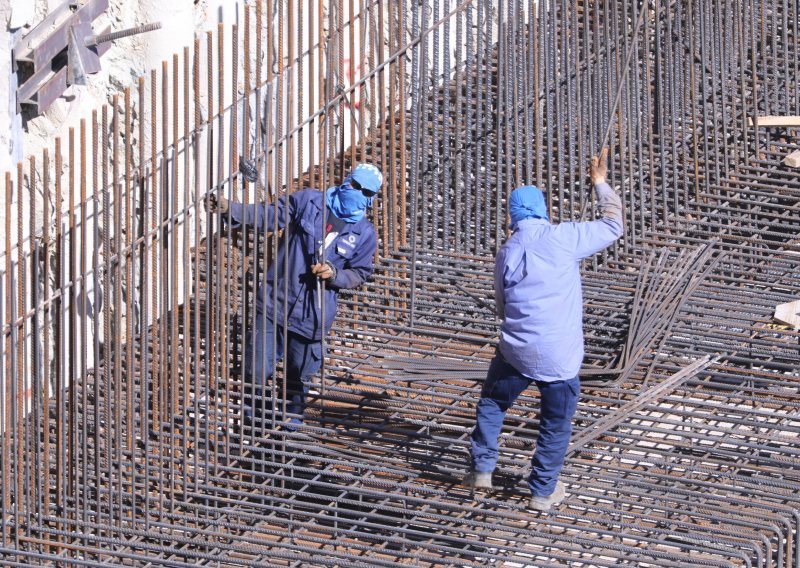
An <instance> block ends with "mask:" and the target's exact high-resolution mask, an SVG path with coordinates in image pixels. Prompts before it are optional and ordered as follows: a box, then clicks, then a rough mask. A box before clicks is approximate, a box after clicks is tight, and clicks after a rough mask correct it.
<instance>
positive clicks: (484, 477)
mask: <svg viewBox="0 0 800 568" xmlns="http://www.w3.org/2000/svg"><path fill="white" fill-rule="evenodd" d="M461 484H462V485H464V486H466V487H470V488H472V489H486V490H489V489H492V472H491V471H470V472H469V473H468V474H467V475H466V476H465V477H464V480H463V481H462V482H461Z"/></svg>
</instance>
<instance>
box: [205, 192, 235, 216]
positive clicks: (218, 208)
mask: <svg viewBox="0 0 800 568" xmlns="http://www.w3.org/2000/svg"><path fill="white" fill-rule="evenodd" d="M205 201H206V209H207V210H208V212H209V213H222V214H225V213H227V212H228V209H230V201H228V200H227V199H225V198H224V197H222V196H221V195H217V194H216V193H209V194H208V195H206V199H205Z"/></svg>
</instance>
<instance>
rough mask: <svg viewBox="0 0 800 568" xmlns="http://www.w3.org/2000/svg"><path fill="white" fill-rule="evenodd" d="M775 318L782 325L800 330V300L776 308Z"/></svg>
mask: <svg viewBox="0 0 800 568" xmlns="http://www.w3.org/2000/svg"><path fill="white" fill-rule="evenodd" d="M773 317H774V318H775V319H776V320H777V321H779V322H781V323H784V324H786V325H791V326H792V327H794V328H795V329H800V300H795V301H794V302H786V303H785V304H780V305H779V306H775V315H774V316H773Z"/></svg>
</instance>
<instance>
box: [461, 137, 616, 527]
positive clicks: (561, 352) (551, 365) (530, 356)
mask: <svg viewBox="0 0 800 568" xmlns="http://www.w3.org/2000/svg"><path fill="white" fill-rule="evenodd" d="M607 156H608V151H607V150H605V151H604V152H603V153H602V155H601V157H600V158H599V159H598V158H597V156H595V157H594V158H592V162H591V165H590V168H589V175H590V177H591V180H592V182H593V184H594V189H595V192H596V195H597V203H598V205H599V209H600V212H601V217H600V218H599V219H597V220H594V221H588V222H580V223H561V224H558V225H551V224H550V221H549V219H548V215H547V207H546V205H545V200H544V196H543V195H542V192H541V191H540V190H539V189H538V188H536V187H535V186H532V185H528V186H524V187H520V188H517V189H515V190H514V191H513V192H512V193H511V196H510V199H509V213H510V217H511V229H512V231H513V233H512V235H511V237H510V238H509V239H508V241H507V242H506V243H505V244H504V245H503V246H502V247H501V248H500V250H499V252H498V253H497V258H496V262H495V272H494V280H495V285H494V286H495V302H496V307H497V314H498V316H499V317H500V319H501V320H502V323H501V324H500V342H499V345H498V349H497V353H496V355H495V357H494V359H493V360H492V362H491V364H490V366H489V371H488V374H487V377H486V382H485V383H484V385H483V388H482V390H481V397H480V401H479V402H478V407H477V412H476V414H477V417H476V424H475V428H474V430H473V432H472V468H471V471H470V472H469V473H468V475H467V476H466V477H465V479H464V483H465V484H466V485H467V486H470V487H473V488H476V489H491V488H492V471H493V470H494V469H495V466H496V464H497V459H498V444H497V442H498V436H499V435H500V430H501V428H502V425H503V419H504V417H505V414H506V411H507V410H508V409H509V407H511V405H512V404H513V403H514V401H515V400H516V399H517V397H518V396H519V395H520V394H521V393H522V392H523V391H524V390H525V389H526V388H528V387H529V386H530V385H531V384H532V383H533V384H535V385H536V387H537V388H538V390H539V394H540V416H539V436H538V438H537V441H536V451H535V453H534V456H533V459H532V460H531V472H530V476H529V477H528V486H529V487H530V490H531V494H532V497H531V501H530V507H531V508H532V509H536V510H540V511H546V510H548V509H550V507H552V506H553V505H554V504H557V503H559V502H561V500H562V499H563V498H564V495H565V486H564V484H563V483H562V482H561V481H559V480H558V476H559V473H560V472H561V468H562V466H563V465H564V458H565V455H566V452H567V447H568V445H569V439H570V434H571V433H572V416H573V414H574V413H575V410H576V408H577V403H578V394H579V392H580V382H579V378H578V372H579V371H580V368H581V362H582V360H583V297H582V291H581V279H580V261H581V260H582V259H584V258H586V257H588V256H591V255H593V254H595V253H597V252H599V251H601V250H603V249H604V248H606V247H608V246H609V245H611V244H612V243H613V242H614V241H616V240H617V239H619V238H620V236H622V232H623V217H622V204H621V201H620V198H619V196H618V195H617V194H616V192H615V191H614V190H613V189H612V188H611V187H610V186H609V185H608V184H607V183H606V180H605V176H606V171H607V168H606V160H607Z"/></svg>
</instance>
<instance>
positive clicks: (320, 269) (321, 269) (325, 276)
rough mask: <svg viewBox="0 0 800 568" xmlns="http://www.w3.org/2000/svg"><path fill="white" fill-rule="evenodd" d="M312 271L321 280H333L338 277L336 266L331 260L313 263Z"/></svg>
mask: <svg viewBox="0 0 800 568" xmlns="http://www.w3.org/2000/svg"><path fill="white" fill-rule="evenodd" d="M311 272H312V273H313V274H314V276H316V277H317V278H319V279H320V280H333V279H335V278H336V267H334V266H333V265H332V264H331V263H330V262H320V263H317V264H312V265H311Z"/></svg>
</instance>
